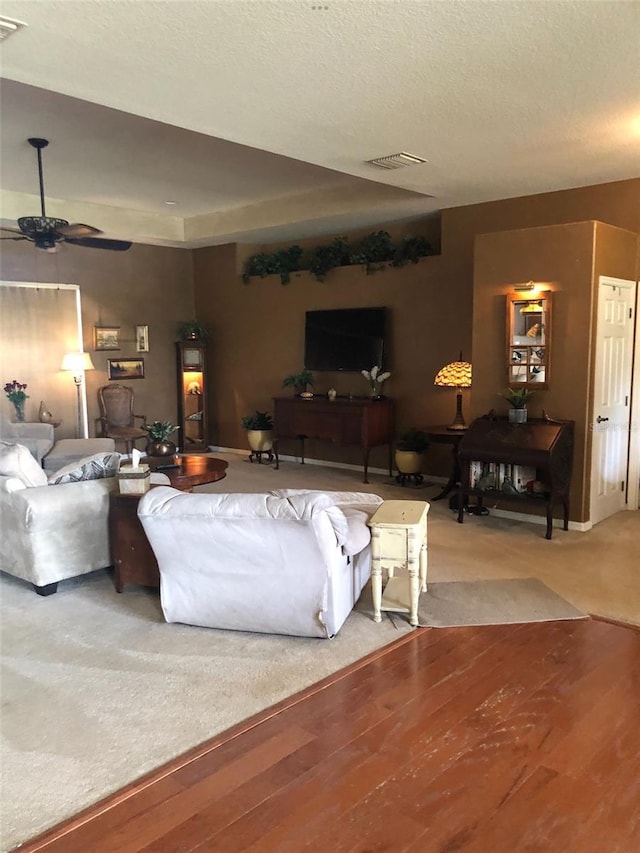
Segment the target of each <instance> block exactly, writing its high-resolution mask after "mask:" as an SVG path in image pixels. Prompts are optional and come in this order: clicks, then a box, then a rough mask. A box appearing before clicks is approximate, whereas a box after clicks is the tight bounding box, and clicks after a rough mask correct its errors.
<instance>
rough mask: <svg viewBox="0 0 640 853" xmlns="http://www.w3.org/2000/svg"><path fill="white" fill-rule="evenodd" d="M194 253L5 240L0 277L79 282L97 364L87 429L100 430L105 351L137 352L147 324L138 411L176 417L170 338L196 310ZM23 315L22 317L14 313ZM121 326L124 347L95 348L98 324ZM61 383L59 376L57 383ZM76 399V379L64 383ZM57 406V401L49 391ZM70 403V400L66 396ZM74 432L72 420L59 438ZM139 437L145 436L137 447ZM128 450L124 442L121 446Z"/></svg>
mask: <svg viewBox="0 0 640 853" xmlns="http://www.w3.org/2000/svg"><path fill="white" fill-rule="evenodd" d="M192 261H193V258H192V253H191V252H189V251H185V250H182V249H168V248H161V247H156V246H143V245H134V246H133V247H132V248H131V249H130V250H129V251H128V252H107V251H103V250H100V249H85V248H81V247H77V246H64V245H63V246H60V247H59V250H58V252H57V253H55V254H53V253H48V252H43V251H40V250H39V249H36V248H35V247H34V246H33V245H32V244H31V243H27V242H26V241H25V242H15V243H14V242H8V241H7V242H4V243H3V251H2V258H1V265H0V278H2V279H3V280H6V281H29V282H34V281H35V282H37V281H41V282H57V283H66V284H78V285H80V292H81V298H82V320H83V338H84V348H85V350H86V351H88V352H90V353H91V358H92V360H93V363H94V365H95V367H96V370H95V371H88V372H87V374H86V379H87V406H88V412H89V432H90V435H95V418H96V417H97V415H98V402H97V389H98V387H99V386H100V385H103V384H105V383H106V382H107V373H106V364H107V358H108V357H111V358H117V357H123V358H126V357H138V356H137V353H136V347H135V326H136V325H138V324H146V325H148V326H149V339H150V351H149V352H148V353H144V354H143V355H141V357H142V358H144V366H145V378H144V379H136V380H132V381H131V387H132V388H134V390H135V400H136V405H135V408H136V412H139V413H142V414H146V415H147V417H148V418H149V419H150V420H155V419H156V418H157V419H158V420H174V422H175V418H176V417H177V391H176V387H177V386H176V364H175V354H174V348H173V341H174V340H176V339H177V335H176V334H175V332H176V327H177V325H178V322H179V321H181V320H186V319H189V318H191V317H192V316H193V312H194V307H193V266H192ZM16 323H18V324H19V323H20V318H19V317H17V318H16ZM96 324H97V325H115V326H120V327H121V335H122V346H121V349H120V351H119V352H95V351H94V349H93V327H94V325H96ZM56 385H57V386H59V383H56ZM63 386H64V388H66V389H68V395H69V397H70V398H71V400H72V403H71V406H72V407H74V406H75V393H76V392H75V386H74V384H73V382H65V383H63ZM46 401H47V404H48V406H49V408H50V409H51V410H52V411H53V412H54V413H55V412H56V411H57V410H60V408H61V405H60V402H59V401H58V402H57V401H56V399H54V398H53V397H52V398H49V397H47V398H46ZM66 402H67V403H68V401H66ZM74 434H75V424H74V423H64V424H63V425H62V426H61V427H60V428H59V429H58V430H56V438H65V437H70V436H73V435H74ZM141 446H142V445H141V444H140V445H139V447H141ZM119 449H121V450H124V447H122V448H119Z"/></svg>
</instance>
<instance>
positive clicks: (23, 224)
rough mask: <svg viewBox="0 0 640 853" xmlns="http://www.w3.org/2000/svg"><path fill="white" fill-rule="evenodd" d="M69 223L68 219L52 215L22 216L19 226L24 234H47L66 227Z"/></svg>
mask: <svg viewBox="0 0 640 853" xmlns="http://www.w3.org/2000/svg"><path fill="white" fill-rule="evenodd" d="M68 224H69V223H68V222H67V220H66V219H54V218H53V217H52V216H21V217H20V219H18V228H19V229H20V230H21V231H22V233H23V234H27V235H28V234H30V233H31V234H33V235H34V236H35V235H36V234H47V233H50V232H52V231H57V230H58V228H64V227H65V226H66V225H68Z"/></svg>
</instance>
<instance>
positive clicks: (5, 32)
mask: <svg viewBox="0 0 640 853" xmlns="http://www.w3.org/2000/svg"><path fill="white" fill-rule="evenodd" d="M26 26H27V25H26V24H25V23H24V21H16V20H14V19H13V18H2V17H0V41H4V40H5V39H8V38H9V36H11V35H13V34H14V33H17V32H18V30H19V29H22V27H26Z"/></svg>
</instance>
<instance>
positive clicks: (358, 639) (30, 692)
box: [0, 572, 412, 851]
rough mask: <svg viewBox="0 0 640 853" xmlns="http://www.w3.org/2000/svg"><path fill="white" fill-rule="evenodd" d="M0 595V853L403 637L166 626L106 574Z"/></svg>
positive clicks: (132, 590)
mask: <svg viewBox="0 0 640 853" xmlns="http://www.w3.org/2000/svg"><path fill="white" fill-rule="evenodd" d="M0 592H1V596H2V769H1V782H2V786H1V789H0V806H1V811H0V827H1V834H0V838H1V839H2V842H1V849H2V850H3V851H7V850H10V849H12V848H13V847H14V846H15V845H16V844H18V843H19V842H22V841H25V840H27V839H28V838H30V837H32V836H33V835H35V834H37V833H39V832H41V831H42V830H44V829H46V828H47V827H49V826H52V825H53V824H55V823H58V822H59V821H60V820H63V819H64V818H66V817H70V816H71V815H73V814H75V813H76V812H78V811H79V810H80V809H82V808H84V807H85V806H88V805H90V804H92V803H95V802H97V801H98V800H100V799H102V798H103V797H105V796H107V795H108V794H110V793H112V792H113V791H115V790H117V789H118V788H120V787H122V786H123V785H125V784H127V783H128V782H131V781H133V780H134V779H137V778H138V777H139V776H142V775H143V774H144V773H147V772H148V771H150V770H152V769H154V768H155V767H158V766H159V765H161V764H163V763H164V762H166V761H168V760H169V759H171V758H173V757H175V756H177V755H180V754H181V753H183V752H185V751H186V750H187V749H189V748H190V747H192V746H196V745H197V744H199V743H202V742H203V741H205V740H207V739H208V738H210V737H212V736H213V735H214V734H217V733H218V732H221V731H224V730H225V729H227V728H229V727H230V726H232V725H233V724H234V723H237V722H240V721H241V720H243V719H245V718H246V717H249V716H251V715H252V714H254V713H257V712H258V711H260V710H262V709H264V708H267V707H269V706H270V705H273V704H274V703H276V702H278V701H279V700H281V699H284V698H286V697H287V696H290V695H291V694H293V693H296V692H297V691H298V690H301V689H302V688H304V687H306V686H308V685H310V684H313V683H314V682H316V681H319V680H320V679H322V678H324V677H325V676H327V675H330V674H331V673H333V672H335V671H336V670H338V669H341V668H342V667H344V666H347V665H348V664H350V663H352V662H353V661H355V660H358V659H359V658H361V657H363V656H365V655H366V654H368V653H369V652H371V651H374V650H375V649H377V648H379V647H381V646H383V645H386V644H388V643H390V642H393V641H394V640H396V639H398V637H400V636H402V635H403V633H407V632H408V631H411V630H412V629H411V627H410V626H409V625H408V624H407V623H406V622H399V623H398V624H397V625H394V623H392V622H391V621H390V620H388V619H387V620H385V621H384V622H383V623H382V624H380V625H376V624H374V623H373V622H372V621H371V619H370V618H369V617H368V616H367V615H365V614H362V613H353V614H352V615H351V616H350V617H349V618H348V620H347V622H346V623H345V625H344V626H343V628H342V629H341V631H340V633H339V634H338V636H337V637H335V638H334V639H333V640H316V639H305V638H294V637H282V636H269V635H264V634H249V633H242V632H238V631H217V630H211V629H206V628H194V627H189V626H186V625H177V624H173V625H168V624H167V623H165V622H164V620H163V618H162V612H161V610H160V603H159V598H158V596H157V595H156V594H154V593H153V592H151V591H147V590H144V589H142V588H139V587H135V586H130V587H127V588H126V589H125V592H124V593H123V594H122V595H118V594H117V593H116V592H115V590H114V588H113V584H112V582H111V579H110V577H109V576H108V574H107V573H106V572H95V573H93V574H92V575H88V576H85V577H84V578H80V579H77V580H72V581H65V582H64V583H61V584H60V587H59V590H58V593H57V594H56V595H53V596H50V597H48V598H41V597H39V596H36V595H35V593H34V592H33V591H32V590H31V588H30V587H29V586H28V585H26V584H24V583H22V582H20V581H18V580H16V579H14V578H11V577H9V576H6V575H3V576H2V577H1V578H0Z"/></svg>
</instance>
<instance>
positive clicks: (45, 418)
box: [38, 400, 53, 424]
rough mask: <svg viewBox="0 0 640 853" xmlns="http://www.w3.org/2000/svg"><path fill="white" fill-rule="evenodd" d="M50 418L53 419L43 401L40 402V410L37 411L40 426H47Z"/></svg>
mask: <svg viewBox="0 0 640 853" xmlns="http://www.w3.org/2000/svg"><path fill="white" fill-rule="evenodd" d="M52 418H53V415H52V414H51V412H50V411H49V409H47V406H46V404H45V402H44V400H40V408H39V409H38V419H39V421H40V423H41V424H48V423H49V422H50V421H51V419H52Z"/></svg>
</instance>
